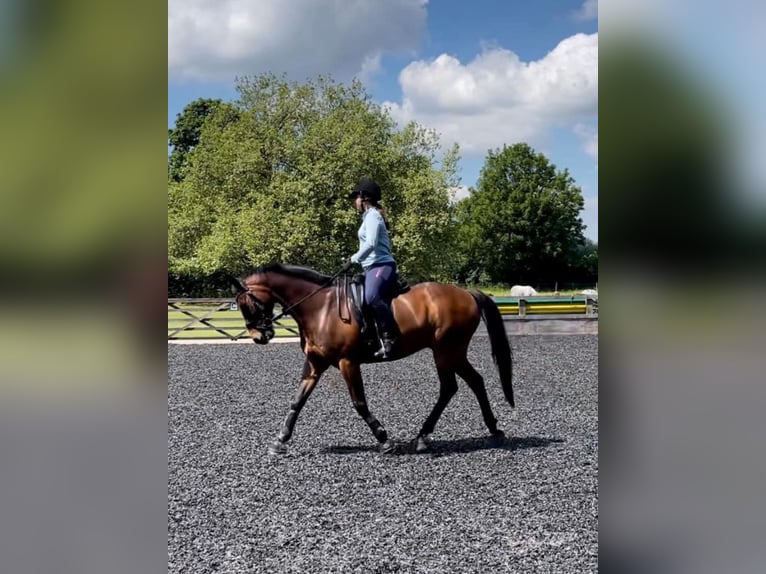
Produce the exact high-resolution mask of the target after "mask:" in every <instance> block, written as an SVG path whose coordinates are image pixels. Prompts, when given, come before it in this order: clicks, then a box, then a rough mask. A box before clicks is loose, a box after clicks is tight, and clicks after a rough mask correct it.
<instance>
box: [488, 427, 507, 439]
mask: <svg viewBox="0 0 766 574" xmlns="http://www.w3.org/2000/svg"><path fill="white" fill-rule="evenodd" d="M491 434H492V438H496V439H502V438H505V433H504V432H503V431H501V430H500V429H495V430H493V431H492V433H491Z"/></svg>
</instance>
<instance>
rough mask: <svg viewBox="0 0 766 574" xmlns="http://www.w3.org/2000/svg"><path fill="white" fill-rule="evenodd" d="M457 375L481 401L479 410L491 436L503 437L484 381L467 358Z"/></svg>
mask: <svg viewBox="0 0 766 574" xmlns="http://www.w3.org/2000/svg"><path fill="white" fill-rule="evenodd" d="M456 370H457V374H458V375H460V378H461V379H463V380H464V381H465V382H466V384H467V385H468V388H470V389H471V390H472V391H473V394H474V395H476V399H477V400H478V401H479V408H480V409H481V416H482V417H484V424H486V425H487V428H488V429H489V432H490V434H492V435H493V436H496V437H502V436H504V435H503V431H501V430H499V429H498V428H497V419H496V418H495V414H494V413H493V412H492V407H491V406H490V405H489V399H488V398H487V388H486V387H485V386H484V379H483V378H482V376H481V375H480V374H479V373H478V372H476V369H474V368H473V365H471V363H469V362H468V359H467V358H466V359H465V361H464V362H463V363H462V364H459V365H458V367H457V369H456Z"/></svg>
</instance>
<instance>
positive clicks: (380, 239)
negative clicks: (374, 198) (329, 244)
mask: <svg viewBox="0 0 766 574" xmlns="http://www.w3.org/2000/svg"><path fill="white" fill-rule="evenodd" d="M351 261H353V262H354V263H361V265H362V268H363V269H368V268H369V267H371V266H372V265H376V264H378V263H393V262H394V258H393V256H392V255H391V239H390V238H389V237H388V230H387V229H386V222H385V221H383V216H382V215H380V213H379V212H378V210H377V209H375V208H374V207H371V208H369V209H368V210H367V211H365V212H364V217H363V219H362V225H361V227H359V251H357V252H356V253H354V254H353V255H352V256H351Z"/></svg>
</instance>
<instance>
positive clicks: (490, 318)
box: [469, 289, 516, 407]
mask: <svg viewBox="0 0 766 574" xmlns="http://www.w3.org/2000/svg"><path fill="white" fill-rule="evenodd" d="M469 293H470V294H471V295H473V298H474V299H476V304H477V305H478V306H479V311H480V312H481V318H482V319H484V323H485V324H486V325H487V332H488V333H489V342H490V344H491V346H492V358H493V359H494V360H495V366H496V367H497V372H498V374H499V375H500V382H501V383H502V385H503V393H505V398H506V399H507V401H508V404H510V405H511V406H512V407H515V406H516V404H515V403H514V401H513V382H512V379H513V366H512V362H513V360H512V357H511V346H510V345H509V344H508V335H507V334H506V332H505V323H503V316H502V315H500V310H499V309H498V308H497V305H496V304H495V302H494V301H493V300H492V299H490V298H489V297H488V296H487V295H485V294H484V293H482V292H481V291H476V290H473V289H472V290H470V291H469Z"/></svg>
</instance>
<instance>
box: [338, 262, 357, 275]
mask: <svg viewBox="0 0 766 574" xmlns="http://www.w3.org/2000/svg"><path fill="white" fill-rule="evenodd" d="M353 265H354V262H353V261H351V259H349V260H348V261H346V262H345V263H344V264H343V267H341V269H340V272H341V273H347V272H348V271H349V270H350V269H351V267H352V266H353Z"/></svg>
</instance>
